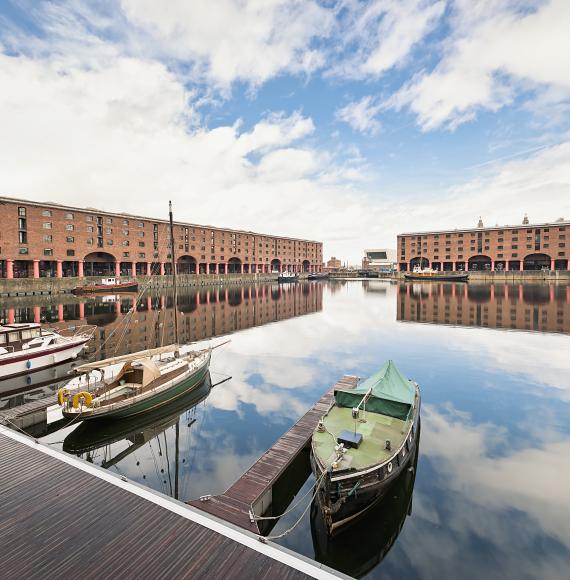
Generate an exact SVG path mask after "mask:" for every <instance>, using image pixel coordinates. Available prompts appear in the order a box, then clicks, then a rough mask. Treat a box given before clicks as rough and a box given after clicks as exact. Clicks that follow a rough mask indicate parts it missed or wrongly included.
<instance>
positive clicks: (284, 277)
mask: <svg viewBox="0 0 570 580" xmlns="http://www.w3.org/2000/svg"><path fill="white" fill-rule="evenodd" d="M298 280H299V275H298V274H296V273H295V272H281V274H279V276H278V277H277V281H278V282H279V283H280V284H282V283H284V282H297V281H298Z"/></svg>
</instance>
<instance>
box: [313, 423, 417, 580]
mask: <svg viewBox="0 0 570 580" xmlns="http://www.w3.org/2000/svg"><path fill="white" fill-rule="evenodd" d="M419 447H420V436H419V433H418V444H417V446H416V451H415V454H414V458H413V461H412V462H411V463H410V466H409V467H408V468H407V469H406V470H405V471H403V472H402V473H401V474H400V475H399V476H398V479H397V480H396V481H395V482H394V483H393V485H392V487H391V488H390V491H389V492H388V493H387V495H386V496H385V497H384V498H383V499H382V501H380V502H379V503H378V505H376V506H375V507H374V508H373V509H372V510H371V511H370V512H369V513H367V515H366V517H364V518H363V519H360V520H357V521H356V522H355V523H354V524H353V525H351V526H350V527H349V528H347V529H346V530H343V531H342V533H340V534H338V535H335V536H332V537H331V536H329V535H328V534H327V531H326V525H325V522H324V519H323V516H322V512H321V510H320V509H319V506H318V502H316V501H313V505H312V506H311V535H312V538H313V547H314V549H315V560H317V561H318V562H321V563H322V564H326V565H327V566H330V567H331V568H334V569H335V570H339V571H341V572H344V573H345V574H348V575H349V576H353V577H355V578H361V577H362V576H364V575H365V574H367V573H368V572H370V571H371V570H373V569H374V568H375V567H376V566H377V565H378V564H379V563H380V562H382V560H383V559H384V558H385V557H386V555H387V554H388V552H389V551H390V549H391V548H392V546H393V545H394V543H395V541H396V539H397V538H398V535H399V534H400V531H401V530H402V527H403V526H404V523H405V521H406V516H411V515H412V495H413V492H414V482H415V480H416V469H417V465H418V455H419Z"/></svg>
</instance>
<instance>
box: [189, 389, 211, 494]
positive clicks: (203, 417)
mask: <svg viewBox="0 0 570 580" xmlns="http://www.w3.org/2000/svg"><path fill="white" fill-rule="evenodd" d="M207 407H208V405H207V399H206V400H204V412H203V413H202V421H201V422H200V424H199V426H198V433H196V441H195V442H194V453H193V455H192V459H191V460H190V463H189V465H188V476H189V477H188V480H190V476H191V475H192V471H193V470H194V462H195V461H196V454H197V453H198V441H200V436H201V434H202V429H203V427H204V424H205V423H206V417H207V415H208V413H207V412H206V409H207ZM194 408H196V407H194ZM188 495H189V494H188ZM188 495H185V496H184V497H188Z"/></svg>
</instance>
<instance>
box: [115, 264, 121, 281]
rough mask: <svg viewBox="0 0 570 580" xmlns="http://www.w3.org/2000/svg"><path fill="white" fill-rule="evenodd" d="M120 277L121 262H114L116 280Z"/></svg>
mask: <svg viewBox="0 0 570 580" xmlns="http://www.w3.org/2000/svg"><path fill="white" fill-rule="evenodd" d="M120 275H121V262H115V276H116V277H117V278H118V277H119V276H120Z"/></svg>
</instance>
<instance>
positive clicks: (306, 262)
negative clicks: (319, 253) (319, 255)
mask: <svg viewBox="0 0 570 580" xmlns="http://www.w3.org/2000/svg"><path fill="white" fill-rule="evenodd" d="M302 267H303V272H309V270H310V269H311V262H309V260H303V264H302Z"/></svg>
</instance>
